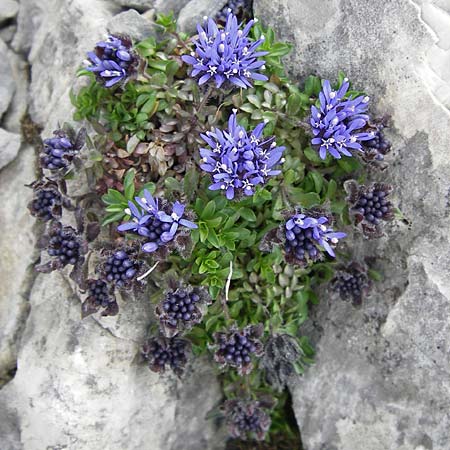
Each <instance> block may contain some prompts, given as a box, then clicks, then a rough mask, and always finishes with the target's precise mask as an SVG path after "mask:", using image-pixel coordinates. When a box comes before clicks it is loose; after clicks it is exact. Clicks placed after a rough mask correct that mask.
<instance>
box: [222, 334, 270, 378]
mask: <svg viewBox="0 0 450 450" xmlns="http://www.w3.org/2000/svg"><path fill="white" fill-rule="evenodd" d="M263 332H264V330H263V326H262V325H248V326H246V327H245V328H244V329H242V330H238V329H237V328H236V327H232V328H231V329H230V331H228V332H226V333H222V332H218V333H216V334H215V335H214V341H215V345H216V346H217V350H216V353H215V355H214V359H215V360H216V361H217V362H218V363H219V364H220V365H221V366H223V367H224V366H226V365H228V366H231V367H235V368H237V369H238V373H239V374H240V375H246V374H248V373H249V372H251V370H252V369H253V364H252V356H256V357H260V356H262V354H263V353H264V348H263V344H262V343H261V341H260V340H259V338H260V337H261V336H262V334H263Z"/></svg>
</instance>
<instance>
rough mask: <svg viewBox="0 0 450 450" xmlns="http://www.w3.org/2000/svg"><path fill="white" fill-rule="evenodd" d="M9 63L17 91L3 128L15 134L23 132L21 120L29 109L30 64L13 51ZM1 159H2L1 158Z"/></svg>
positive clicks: (5, 117)
mask: <svg viewBox="0 0 450 450" xmlns="http://www.w3.org/2000/svg"><path fill="white" fill-rule="evenodd" d="M8 56H9V62H10V64H11V70H12V74H13V77H14V81H15V85H16V90H15V93H14V97H13V98H12V101H11V104H10V105H9V108H8V111H7V112H6V113H5V115H4V117H3V127H4V128H5V129H7V130H8V131H11V132H14V133H20V132H21V119H22V118H23V116H24V115H25V113H26V111H27V108H28V70H29V67H28V64H27V62H26V61H25V60H24V59H23V58H22V56H20V55H18V54H16V53H15V52H13V51H12V50H9V51H8ZM0 159H1V158H0Z"/></svg>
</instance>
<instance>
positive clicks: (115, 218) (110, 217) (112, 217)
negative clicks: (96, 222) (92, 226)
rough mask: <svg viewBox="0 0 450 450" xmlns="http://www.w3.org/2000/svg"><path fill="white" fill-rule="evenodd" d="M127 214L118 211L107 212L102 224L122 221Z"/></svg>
mask: <svg viewBox="0 0 450 450" xmlns="http://www.w3.org/2000/svg"><path fill="white" fill-rule="evenodd" d="M124 216H125V213H124V212H118V213H116V214H107V215H106V216H105V217H104V219H103V220H102V226H105V225H108V224H110V223H113V222H120V221H121V220H122V218H123V217H124Z"/></svg>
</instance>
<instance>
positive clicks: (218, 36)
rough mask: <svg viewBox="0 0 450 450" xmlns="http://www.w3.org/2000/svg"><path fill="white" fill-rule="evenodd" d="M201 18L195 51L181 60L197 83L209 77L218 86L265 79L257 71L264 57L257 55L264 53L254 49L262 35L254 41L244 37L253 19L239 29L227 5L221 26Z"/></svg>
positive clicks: (240, 84)
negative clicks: (203, 22) (196, 78)
mask: <svg viewBox="0 0 450 450" xmlns="http://www.w3.org/2000/svg"><path fill="white" fill-rule="evenodd" d="M205 20H206V23H205V25H204V28H203V27H201V26H200V25H197V30H198V38H197V40H196V41H195V52H192V53H191V55H184V56H183V57H182V59H183V61H184V62H186V63H187V64H190V65H191V66H192V73H191V76H192V77H197V76H199V77H200V78H199V80H198V84H200V85H202V84H204V83H206V82H207V81H210V80H211V81H214V82H215V83H216V86H217V87H218V88H220V87H221V86H222V85H223V84H224V83H227V84H234V85H236V86H239V87H241V88H244V89H246V88H247V87H252V84H251V80H261V81H266V80H267V79H268V78H267V77H266V76H265V75H262V74H260V73H259V72H258V70H259V69H264V61H262V60H258V59H257V58H258V57H260V56H264V55H266V54H267V52H262V51H259V52H258V51H256V50H257V48H258V47H259V46H260V45H261V44H262V42H263V41H264V37H263V36H261V38H260V39H258V40H257V41H254V42H252V41H251V40H250V39H249V38H248V34H249V32H250V30H251V28H252V26H253V24H254V23H255V21H254V20H250V21H249V22H248V23H247V25H246V26H245V27H244V28H243V29H242V28H241V25H239V24H238V20H237V17H236V16H235V15H234V14H233V13H232V12H231V9H230V10H229V11H228V16H227V21H226V24H225V27H224V28H223V29H219V28H218V27H217V24H216V23H215V22H214V20H213V19H211V18H210V19H208V18H206V19H205Z"/></svg>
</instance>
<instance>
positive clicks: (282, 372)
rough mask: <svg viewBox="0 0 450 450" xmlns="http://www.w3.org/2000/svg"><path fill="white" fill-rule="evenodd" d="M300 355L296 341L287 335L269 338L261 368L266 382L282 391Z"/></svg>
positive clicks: (293, 372)
mask: <svg viewBox="0 0 450 450" xmlns="http://www.w3.org/2000/svg"><path fill="white" fill-rule="evenodd" d="M301 355H302V350H301V348H300V346H299V345H298V343H297V339H295V338H293V337H292V336H289V335H288V334H276V335H272V336H270V338H269V339H268V340H267V342H266V345H265V347H264V356H263V358H262V360H261V366H262V367H263V368H264V371H265V373H266V380H267V382H268V383H269V384H270V385H272V386H273V387H274V388H276V389H277V390H278V391H280V392H281V391H282V390H283V389H284V388H285V386H286V385H287V383H288V381H289V379H290V378H291V376H292V375H293V374H295V373H296V371H295V363H296V362H297V360H298V359H299V358H300V356H301Z"/></svg>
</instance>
